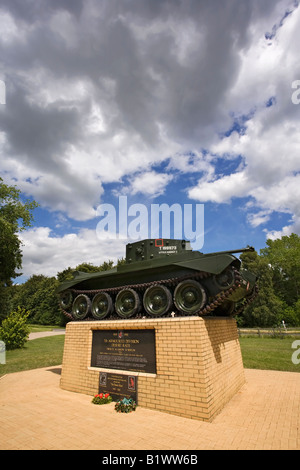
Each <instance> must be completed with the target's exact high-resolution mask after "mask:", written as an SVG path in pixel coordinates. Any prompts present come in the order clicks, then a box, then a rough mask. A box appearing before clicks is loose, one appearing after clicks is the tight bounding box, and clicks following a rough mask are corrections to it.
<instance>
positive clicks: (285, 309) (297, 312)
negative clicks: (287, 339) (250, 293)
mask: <svg viewBox="0 0 300 470" xmlns="http://www.w3.org/2000/svg"><path fill="white" fill-rule="evenodd" d="M266 245H267V246H266V248H263V249H262V250H261V251H260V255H258V254H257V253H256V252H253V253H243V254H242V255H241V260H242V262H243V266H244V267H245V268H246V269H249V271H252V272H253V273H255V274H256V275H257V277H258V281H257V283H258V286H259V294H258V296H257V298H256V300H255V301H254V302H253V303H252V304H251V305H250V306H249V307H247V308H246V309H245V311H244V313H243V315H242V317H241V319H240V322H241V321H242V322H243V323H244V325H246V326H276V325H279V324H280V323H281V322H282V320H284V321H285V323H286V324H288V325H290V326H296V325H300V295H299V290H300V289H299V288H300V237H299V236H298V235H296V234H292V235H290V236H289V237H288V236H284V237H282V238H281V239H276V240H270V239H268V240H267V242H266Z"/></svg>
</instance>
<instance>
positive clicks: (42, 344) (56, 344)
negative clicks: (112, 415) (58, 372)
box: [0, 335, 65, 376]
mask: <svg viewBox="0 0 300 470" xmlns="http://www.w3.org/2000/svg"><path fill="white" fill-rule="evenodd" d="M64 342H65V335H57V336H47V337H45V338H37V339H33V340H31V341H27V343H26V345H25V347H24V348H23V349H14V350H12V351H6V364H0V376H1V375H5V374H8V373H10V372H19V371H21V370H29V369H38V368H39V367H49V366H56V365H59V364H61V363H62V356H63V349H64Z"/></svg>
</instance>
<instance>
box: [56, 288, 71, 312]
mask: <svg viewBox="0 0 300 470" xmlns="http://www.w3.org/2000/svg"><path fill="white" fill-rule="evenodd" d="M72 302H73V294H72V291H70V290H65V291H64V292H62V293H61V294H59V305H60V306H61V308H62V309H63V310H68V309H69V308H70V307H71V305H72Z"/></svg>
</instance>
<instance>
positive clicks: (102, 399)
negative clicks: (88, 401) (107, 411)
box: [92, 393, 112, 405]
mask: <svg viewBox="0 0 300 470" xmlns="http://www.w3.org/2000/svg"><path fill="white" fill-rule="evenodd" d="M111 401H112V397H111V396H110V394H109V393H105V394H104V393H99V394H98V395H95V396H94V398H93V399H92V403H94V404H95V405H105V404H106V403H110V402H111Z"/></svg>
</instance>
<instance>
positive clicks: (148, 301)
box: [143, 286, 172, 317]
mask: <svg viewBox="0 0 300 470" xmlns="http://www.w3.org/2000/svg"><path fill="white" fill-rule="evenodd" d="M143 305H144V309H145V310H146V312H147V313H148V314H149V315H151V316H152V317H160V316H161V315H164V314H165V313H167V312H168V310H170V308H171V305H172V295H171V292H170V291H169V289H168V288H167V287H165V286H150V287H148V289H147V290H146V292H145V294H144V298H143Z"/></svg>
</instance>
